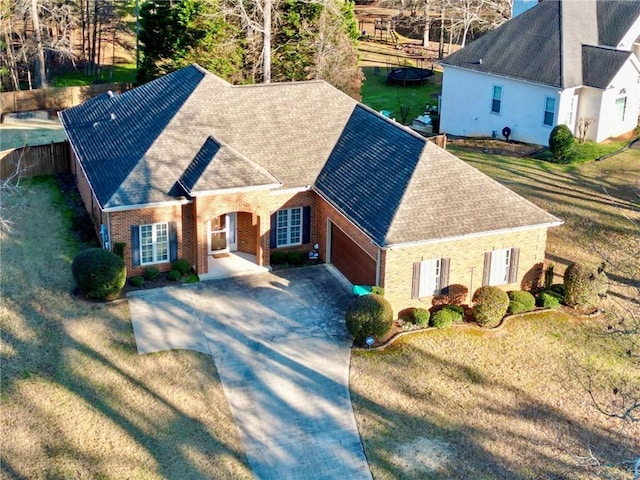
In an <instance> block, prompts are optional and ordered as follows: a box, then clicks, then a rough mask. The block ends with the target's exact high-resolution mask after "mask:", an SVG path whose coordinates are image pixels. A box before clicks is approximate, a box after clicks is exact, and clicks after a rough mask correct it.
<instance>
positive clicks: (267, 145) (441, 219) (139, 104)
mask: <svg viewBox="0 0 640 480" xmlns="http://www.w3.org/2000/svg"><path fill="white" fill-rule="evenodd" d="M189 90H190V91H189ZM111 113H113V114H114V117H113V118H114V119H113V120H111V118H112V117H111ZM60 117H61V119H62V123H63V125H64V127H65V129H66V130H67V133H68V136H69V139H70V142H71V144H72V146H73V148H74V150H75V151H76V153H77V156H78V160H79V162H80V164H81V165H82V168H83V169H84V171H85V172H86V174H87V177H88V180H89V182H90V184H91V185H92V188H93V189H94V192H95V193H96V197H97V198H98V201H99V202H100V204H101V206H102V207H103V208H105V209H112V208H116V209H117V208H136V207H138V206H141V205H147V204H153V203H160V202H165V201H171V200H176V199H177V198H182V197H187V198H188V197H189V196H195V195H198V194H205V193H206V194H215V193H225V192H228V191H231V190H233V191H238V190H250V189H269V190H273V189H289V188H314V189H315V190H316V191H317V192H318V193H319V194H320V195H321V196H322V197H323V198H325V199H326V200H327V201H328V202H329V203H331V204H332V205H333V206H334V207H335V208H336V209H337V210H339V211H340V212H342V213H343V214H344V215H345V216H346V217H347V218H348V219H350V220H351V221H352V222H353V223H354V224H355V225H356V226H357V227H358V228H360V229H361V230H362V231H363V232H365V233H367V234H368V235H369V236H370V237H371V239H372V240H373V241H374V242H375V243H376V244H377V245H379V246H380V247H388V246H391V245H398V244H407V243H413V242H423V241H428V240H436V239H444V238H450V237H457V236H465V235H472V234H481V233H485V232H493V231H502V230H509V229H513V228H522V227H530V226H541V225H553V224H558V223H559V220H558V219H557V218H556V217H554V216H552V215H550V214H548V213H546V212H544V211H543V210H541V209H540V208H538V207H536V206H535V205H533V204H532V203H530V202H528V201H527V200H525V199H524V198H522V197H520V196H519V195H517V194H515V193H513V192H512V191H510V190H508V189H507V188H505V187H503V186H502V185H500V184H499V183H497V182H495V181H493V180H491V179H490V178H489V177H487V176H485V175H484V174H482V173H480V172H479V171H477V170H476V169H474V168H472V167H470V166H468V165H467V164H465V163H464V162H463V161H462V160H460V159H458V158H456V157H455V156H453V155H451V154H449V153H448V152H446V151H444V150H442V149H440V148H439V147H437V146H435V145H434V144H432V143H430V142H428V141H427V140H426V139H425V138H423V137H421V136H419V135H417V134H416V133H414V132H412V131H410V130H409V129H408V128H405V127H403V126H401V125H400V124H398V123H396V122H394V121H392V120H390V119H387V118H385V117H383V116H382V115H380V114H379V113H377V112H375V111H373V110H371V109H369V108H367V107H365V106H363V105H360V104H358V103H357V102H356V101H355V100H353V99H351V98H349V97H347V96H346V95H344V94H342V93H341V92H339V91H338V90H336V89H335V88H333V87H331V86H330V85H328V84H327V83H325V82H318V81H313V82H297V83H278V84H269V85H252V86H232V85H230V84H228V83H226V82H224V81H222V80H220V79H219V78H218V77H216V76H215V75H213V74H211V73H209V72H206V71H205V70H203V69H202V68H200V67H198V66H197V65H192V66H189V67H186V68H184V69H182V70H179V71H177V72H174V73H171V74H169V75H166V76H165V77H162V78H161V79H159V80H155V81H153V82H150V83H148V84H146V85H144V86H142V87H138V88H137V89H134V90H132V91H130V92H127V93H124V94H122V95H117V96H113V97H112V96H109V95H104V96H102V97H98V98H96V99H93V100H89V101H87V102H85V103H84V104H82V105H79V106H77V107H73V108H71V109H68V110H65V111H64V112H61V114H60ZM105 119H106V120H105ZM95 122H98V125H97V126H94V123H95Z"/></svg>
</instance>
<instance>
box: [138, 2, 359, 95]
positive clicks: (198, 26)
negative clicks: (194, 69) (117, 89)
mask: <svg viewBox="0 0 640 480" xmlns="http://www.w3.org/2000/svg"><path fill="white" fill-rule="evenodd" d="M358 36H359V31H358V28H357V23H356V20H355V14H354V4H353V3H352V2H351V1H349V0H307V1H300V0H273V1H272V0H242V1H238V0H180V1H164V0H156V1H150V2H145V3H144V5H143V6H142V8H141V11H140V35H139V38H140V52H141V56H142V59H141V62H140V69H139V72H138V79H139V80H140V81H147V80H149V79H151V78H155V77H157V76H159V75H163V74H165V73H167V72H169V71H172V70H175V69H177V68H180V67H182V66H184V65H188V64H190V63H192V62H197V63H199V64H200V65H202V66H203V67H204V68H206V69H207V70H210V71H212V72H214V73H216V74H217V75H219V76H220V77H222V78H224V79H226V80H228V81H230V82H232V83H236V84H237V83H257V82H263V81H264V82H269V81H271V80H273V81H291V80H310V79H324V80H326V81H327V82H329V83H331V84H332V85H334V86H336V87H337V88H339V89H341V90H343V91H345V92H346V93H348V94H350V95H353V96H358V95H359V90H360V83H361V73H360V70H359V68H358V66H357V45H356V40H357V38H358Z"/></svg>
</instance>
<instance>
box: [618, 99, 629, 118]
mask: <svg viewBox="0 0 640 480" xmlns="http://www.w3.org/2000/svg"><path fill="white" fill-rule="evenodd" d="M616 110H617V111H618V118H619V119H620V121H622V122H624V117H625V116H626V114H627V97H620V98H616Z"/></svg>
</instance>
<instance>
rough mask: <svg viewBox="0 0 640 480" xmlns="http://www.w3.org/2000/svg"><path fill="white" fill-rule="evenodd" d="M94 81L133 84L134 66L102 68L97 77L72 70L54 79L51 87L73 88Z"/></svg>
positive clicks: (133, 64) (134, 79) (128, 64)
mask: <svg viewBox="0 0 640 480" xmlns="http://www.w3.org/2000/svg"><path fill="white" fill-rule="evenodd" d="M96 81H100V82H104V83H134V82H135V81H136V64H135V63H127V64H120V65H115V66H114V67H113V68H112V67H111V66H105V67H102V71H101V72H100V74H99V75H97V76H95V75H91V76H85V74H84V72H83V71H82V70H73V71H71V72H67V73H64V74H61V75H56V77H54V79H53V82H52V86H53V87H75V86H83V85H91V84H92V83H95V82H96Z"/></svg>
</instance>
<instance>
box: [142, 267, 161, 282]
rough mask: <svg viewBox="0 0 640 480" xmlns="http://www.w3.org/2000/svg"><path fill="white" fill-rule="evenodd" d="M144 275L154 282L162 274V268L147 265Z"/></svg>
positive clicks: (146, 278)
mask: <svg viewBox="0 0 640 480" xmlns="http://www.w3.org/2000/svg"><path fill="white" fill-rule="evenodd" d="M142 276H143V277H144V279H145V280H147V281H149V282H152V281H153V280H155V279H156V278H158V277H159V276H160V270H158V269H157V268H156V267H145V269H144V271H143V273H142Z"/></svg>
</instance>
